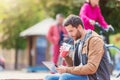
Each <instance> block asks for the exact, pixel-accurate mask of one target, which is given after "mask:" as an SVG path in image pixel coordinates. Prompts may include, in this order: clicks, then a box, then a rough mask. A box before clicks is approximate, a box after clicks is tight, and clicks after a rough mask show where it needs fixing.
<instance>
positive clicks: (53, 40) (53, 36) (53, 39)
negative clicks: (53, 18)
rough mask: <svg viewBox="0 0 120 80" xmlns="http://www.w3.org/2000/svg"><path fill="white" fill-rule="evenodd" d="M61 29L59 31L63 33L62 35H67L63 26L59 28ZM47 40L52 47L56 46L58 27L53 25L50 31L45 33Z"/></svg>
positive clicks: (58, 37) (58, 34)
mask: <svg viewBox="0 0 120 80" xmlns="http://www.w3.org/2000/svg"><path fill="white" fill-rule="evenodd" d="M59 27H60V28H61V30H62V31H63V32H64V34H67V31H66V29H65V27H63V26H59ZM46 37H47V39H48V40H49V41H50V42H51V43H53V44H54V45H57V44H58V42H59V39H60V33H59V31H58V26H57V25H56V24H53V25H52V26H51V27H50V29H49V30H48V33H47V36H46Z"/></svg>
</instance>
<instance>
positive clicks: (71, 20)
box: [63, 15, 84, 28]
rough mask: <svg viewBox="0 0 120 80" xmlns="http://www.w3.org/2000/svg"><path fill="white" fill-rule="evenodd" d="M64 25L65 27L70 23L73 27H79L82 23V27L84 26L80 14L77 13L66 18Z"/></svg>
mask: <svg viewBox="0 0 120 80" xmlns="http://www.w3.org/2000/svg"><path fill="white" fill-rule="evenodd" d="M63 25H64V26H65V27H66V26H68V25H72V26H73V27H76V28H77V27H78V25H82V27H83V28H84V25H83V22H82V20H81V19H80V17H79V16H76V15H69V16H68V17H67V18H66V19H65V21H64V23H63Z"/></svg>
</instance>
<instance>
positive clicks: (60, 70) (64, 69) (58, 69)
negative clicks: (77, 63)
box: [56, 66, 67, 74]
mask: <svg viewBox="0 0 120 80" xmlns="http://www.w3.org/2000/svg"><path fill="white" fill-rule="evenodd" d="M56 70H57V72H58V73H60V74H62V73H66V70H67V67H66V66H60V67H58V68H56Z"/></svg>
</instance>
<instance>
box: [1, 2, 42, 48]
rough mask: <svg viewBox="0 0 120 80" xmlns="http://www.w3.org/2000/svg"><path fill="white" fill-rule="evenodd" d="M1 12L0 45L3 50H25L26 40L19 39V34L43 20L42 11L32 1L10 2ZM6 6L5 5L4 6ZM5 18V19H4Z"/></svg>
mask: <svg viewBox="0 0 120 80" xmlns="http://www.w3.org/2000/svg"><path fill="white" fill-rule="evenodd" d="M12 1H13V2H12V3H11V2H9V4H10V5H7V7H8V8H6V9H5V6H3V8H4V9H3V11H2V12H1V13H2V15H1V19H2V22H1V24H0V26H1V27H2V31H3V33H4V36H3V41H2V42H1V45H2V47H3V48H8V49H10V48H16V49H20V48H22V49H23V48H25V45H26V40H25V39H24V38H21V37H19V35H20V32H22V31H23V30H25V29H27V28H28V27H31V26H32V25H34V24H36V23H37V22H39V21H40V20H41V19H43V18H44V16H43V14H44V11H43V10H40V9H39V7H38V5H37V3H35V1H34V0H31V1H30V0H24V1H23V0H22V1H21V0H18V1H16V0H12ZM4 5H6V4H4ZM12 5H14V6H12ZM4 16H5V17H4Z"/></svg>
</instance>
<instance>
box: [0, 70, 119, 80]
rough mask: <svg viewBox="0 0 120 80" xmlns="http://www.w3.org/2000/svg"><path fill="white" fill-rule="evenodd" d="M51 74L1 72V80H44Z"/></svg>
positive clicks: (116, 79) (114, 79) (115, 79)
mask: <svg viewBox="0 0 120 80" xmlns="http://www.w3.org/2000/svg"><path fill="white" fill-rule="evenodd" d="M47 74H49V72H35V73H30V72H29V73H28V72H25V71H2V72H0V80H1V79H9V80H13V79H14V80H19V79H22V80H24V79H31V80H34V79H35V80H43V78H44V77H45V76H46V75H47ZM111 80H120V78H113V77H111Z"/></svg>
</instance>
